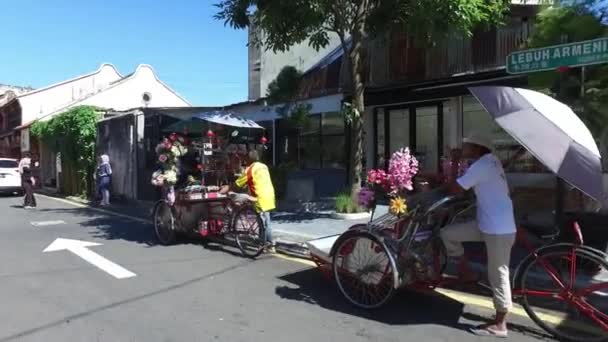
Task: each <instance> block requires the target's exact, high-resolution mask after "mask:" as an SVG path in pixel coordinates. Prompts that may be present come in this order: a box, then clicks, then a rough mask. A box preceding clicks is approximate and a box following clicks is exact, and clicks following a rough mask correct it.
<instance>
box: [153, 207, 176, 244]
mask: <svg viewBox="0 0 608 342" xmlns="http://www.w3.org/2000/svg"><path fill="white" fill-rule="evenodd" d="M154 232H155V233H156V238H157V239H158V241H159V242H160V243H161V244H162V245H165V246H167V245H171V244H173V243H174V242H175V240H176V236H177V234H176V233H175V216H173V210H172V209H171V206H170V205H169V204H168V203H167V202H165V201H162V202H159V203H157V204H156V207H155V208H154Z"/></svg>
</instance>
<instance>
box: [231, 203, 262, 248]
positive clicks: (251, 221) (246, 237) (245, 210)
mask: <svg viewBox="0 0 608 342" xmlns="http://www.w3.org/2000/svg"><path fill="white" fill-rule="evenodd" d="M264 233H265V232H264V224H263V223H262V218H261V217H260V215H258V213H257V212H256V211H255V210H254V209H253V208H252V207H250V206H245V207H242V208H241V209H240V210H239V211H238V212H237V213H236V215H234V220H233V222H232V234H234V237H235V240H236V244H237V246H238V247H239V249H240V250H241V253H243V256H245V257H248V258H256V257H257V256H259V255H260V254H262V252H263V251H264V239H263V238H262V236H263V234H264Z"/></svg>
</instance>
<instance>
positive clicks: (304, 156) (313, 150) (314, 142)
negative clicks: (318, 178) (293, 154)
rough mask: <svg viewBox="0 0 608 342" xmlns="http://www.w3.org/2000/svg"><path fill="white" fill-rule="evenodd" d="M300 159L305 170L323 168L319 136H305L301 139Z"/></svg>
mask: <svg viewBox="0 0 608 342" xmlns="http://www.w3.org/2000/svg"><path fill="white" fill-rule="evenodd" d="M300 144H301V145H300V146H301V148H300V158H301V165H302V168H303V169H320V168H321V142H320V141H319V136H303V137H301V138H300Z"/></svg>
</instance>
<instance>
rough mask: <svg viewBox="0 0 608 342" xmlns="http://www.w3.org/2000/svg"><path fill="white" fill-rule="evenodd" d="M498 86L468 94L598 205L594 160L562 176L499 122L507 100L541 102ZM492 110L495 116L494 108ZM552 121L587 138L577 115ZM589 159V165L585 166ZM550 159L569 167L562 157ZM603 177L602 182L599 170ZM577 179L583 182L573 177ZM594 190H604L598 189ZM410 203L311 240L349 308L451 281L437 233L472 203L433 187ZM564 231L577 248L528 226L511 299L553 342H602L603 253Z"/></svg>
mask: <svg viewBox="0 0 608 342" xmlns="http://www.w3.org/2000/svg"><path fill="white" fill-rule="evenodd" d="M501 88H503V87H483V88H480V89H472V90H471V91H472V92H473V93H474V94H475V95H476V96H477V98H478V99H479V100H480V101H481V102H482V104H484V106H485V107H486V109H493V110H494V111H497V112H499V115H498V116H499V118H498V119H497V121H498V122H499V124H501V125H502V126H503V128H505V130H506V131H507V132H509V133H510V134H511V135H512V136H514V137H515V138H516V139H517V140H518V141H519V142H520V143H521V144H522V145H524V147H526V148H527V149H528V150H529V151H530V152H531V153H532V154H534V155H535V156H536V157H537V158H538V159H539V160H541V162H543V163H544V164H545V165H547V166H548V167H549V168H550V169H552V170H553V171H554V172H555V173H556V174H557V175H558V176H559V177H561V178H563V179H564V180H566V181H567V182H568V183H570V184H571V185H573V186H574V187H576V188H578V189H580V190H581V191H583V192H585V193H587V194H590V195H591V196H592V197H593V198H595V199H599V198H600V196H599V193H601V190H600V191H599V193H598V191H597V189H593V188H591V189H589V188H588V186H589V185H590V184H593V186H598V184H597V182H595V181H596V180H597V175H596V173H597V172H598V171H597V168H596V160H595V159H593V158H595V157H594V156H595V153H593V154H591V156H590V155H589V154H588V155H586V156H583V157H581V159H579V162H583V161H585V162H588V164H583V165H580V168H581V169H580V171H579V173H580V174H578V175H577V174H576V172H574V173H573V172H572V171H571V170H567V171H565V167H564V166H559V165H558V168H559V169H558V170H555V169H554V165H551V162H550V161H547V158H546V156H545V155H543V153H540V152H539V151H538V149H539V148H538V147H537V148H536V149H535V148H533V147H530V145H533V144H534V143H535V142H536V138H537V137H536V136H532V137H527V138H522V137H521V136H520V135H521V134H519V132H521V131H522V130H520V131H518V128H517V127H515V125H516V124H517V122H516V121H514V122H507V120H506V119H505V116H507V115H509V114H506V113H507V112H508V110H506V108H505V107H507V106H509V105H512V104H513V103H515V105H514V106H515V107H516V108H517V109H518V111H517V112H516V113H517V114H515V115H519V114H521V112H523V111H525V110H526V108H527V107H526V105H525V104H524V103H523V102H522V100H521V99H520V98H519V97H517V96H520V95H521V94H523V95H521V96H524V95H525V96H531V97H533V98H534V100H535V101H538V100H539V98H541V97H539V96H538V95H537V94H529V92H530V91H525V90H520V89H514V88H508V89H501ZM496 91H502V92H501V93H499V94H498V95H499V96H497V97H498V98H499V99H500V101H498V102H492V103H488V102H491V101H492V100H491V96H492V95H493V94H492V92H496ZM525 96H524V97H525ZM543 96H544V95H543ZM513 97H515V98H513ZM542 99H543V101H546V102H547V107H548V108H551V109H552V110H554V111H555V110H556V108H559V109H562V110H563V108H562V107H560V106H558V105H557V104H555V103H554V102H552V101H555V100H552V99H551V100H548V99H545V98H542ZM518 101H519V102H518ZM555 102H557V101H555ZM501 106H502V107H501ZM535 110H536V109H535ZM488 111H489V112H490V114H493V113H492V111H491V110H488ZM524 114H528V115H529V116H528V121H526V122H524V123H522V124H524V125H528V126H530V127H529V128H524V129H523V131H524V132H529V131H530V130H532V131H533V132H534V134H535V135H538V139H540V140H542V139H544V141H545V144H547V141H551V140H547V139H548V138H547V137H546V136H543V131H542V127H534V124H535V122H534V120H533V119H531V117H532V115H530V113H524ZM537 114H538V113H537ZM540 114H543V113H540ZM558 114H559V113H558ZM558 114H556V115H557V116H558V118H557V119H555V117H552V118H551V119H552V120H562V119H563V120H566V122H568V123H567V124H566V125H567V126H569V127H574V128H575V129H576V130H577V132H579V133H580V132H583V133H584V130H583V128H584V129H585V130H586V128H585V127H584V125H582V123H580V125H579V123H578V122H577V120H578V118H577V117H576V116H575V115H574V113H572V115H571V116H564V117H563V118H560V117H559V115H558ZM494 116H495V117H496V115H494ZM501 120H502V121H501ZM578 121H580V120H578ZM577 125H578V127H577ZM581 125H582V128H581ZM556 127H561V122H557V123H553V124H552V126H551V127H550V128H549V129H550V130H553V131H556V129H555V128H556ZM565 130H566V131H567V128H565ZM532 131H530V132H532ZM586 131H587V133H588V130H586ZM589 136H590V133H589ZM526 139H528V140H526ZM584 139H587V137H584ZM584 139H582V140H584ZM553 141H554V143H555V144H556V145H560V144H561V145H562V146H567V144H562V143H561V142H559V140H558V139H555V138H554V140H553ZM576 141H581V139H580V138H576V137H575V138H571V143H572V142H576ZM566 143H567V142H566ZM546 146H548V145H546ZM576 148H579V150H580V149H581V148H580V147H578V146H576ZM546 149H547V148H545V150H546ZM596 149H597V147H596ZM592 152H594V151H592ZM566 153H573V152H571V151H568V152H566ZM585 157H588V158H587V159H583V158H585ZM553 159H554V160H557V159H560V160H562V163H569V161H567V159H568V155H566V156H564V157H559V158H553ZM597 161H599V152H598V153H597ZM590 165H591V167H590ZM574 166H576V165H574ZM567 167H572V165H568V166H567ZM599 174H600V177H601V168H600V169H599ZM578 176H583V177H586V179H577V177H578ZM585 182H586V183H585ZM599 187H600V189H601V183H600V184H599ZM407 203H408V207H409V208H410V210H409V212H408V213H407V214H405V215H393V214H391V213H388V214H386V215H381V216H379V217H377V218H374V217H373V216H372V219H371V220H370V222H369V223H368V224H360V225H355V226H353V227H351V228H350V229H348V230H347V231H346V232H344V233H343V234H341V235H336V236H329V237H325V238H321V239H317V240H312V241H309V242H308V243H307V244H308V247H309V249H310V255H311V257H312V259H313V260H314V261H315V262H316V263H317V264H318V266H319V268H320V269H321V270H322V271H323V272H324V274H326V275H327V276H330V277H332V278H333V279H334V280H335V282H336V284H337V285H338V288H339V290H340V292H341V293H342V294H343V295H344V297H345V298H346V299H347V300H348V301H349V302H351V303H352V304H354V305H356V306H358V307H361V308H365V309H373V308H378V307H380V306H382V305H383V304H385V303H386V302H387V301H388V300H389V299H390V298H391V297H392V295H393V294H394V293H395V291H397V290H398V289H401V288H408V289H414V290H425V291H426V290H432V289H434V288H436V287H440V286H444V285H447V283H449V282H451V281H452V280H450V279H446V278H444V277H443V276H442V274H443V271H444V268H445V267H446V262H447V257H446V252H445V247H444V245H443V242H442V241H441V239H440V238H439V231H440V230H441V229H442V228H443V227H445V226H447V225H449V224H452V223H456V222H459V221H461V220H465V221H466V220H471V219H473V218H474V217H475V201H474V199H473V198H472V197H471V196H470V195H469V196H458V197H455V196H451V195H449V194H448V192H447V191H446V189H443V188H439V189H435V190H432V191H428V192H423V193H418V194H414V195H411V196H408V197H407ZM567 229H570V230H572V232H573V233H574V234H573V235H574V236H575V239H574V241H572V242H569V243H563V242H558V236H559V233H560V229H559V228H558V227H556V228H555V231H554V232H550V233H547V232H544V231H540V230H537V229H534V227H520V228H519V229H518V232H517V243H519V244H520V245H523V246H524V247H526V248H527V250H528V251H529V255H528V256H527V257H525V258H524V259H523V260H522V261H521V262H520V263H519V265H518V266H517V267H516V268H515V270H514V272H513V273H512V274H513V278H512V286H513V296H514V299H515V300H516V301H518V302H519V303H521V305H522V306H523V308H524V309H525V311H526V312H527V313H528V315H529V317H530V318H531V319H532V320H533V321H534V322H535V323H536V324H538V325H539V326H540V327H541V328H543V329H544V330H545V331H547V332H549V333H551V334H552V335H554V336H556V337H558V338H559V339H562V340H569V341H579V342H580V341H607V340H608V279H606V278H604V277H605V274H606V270H608V261H607V260H608V255H606V254H605V253H603V252H602V251H599V250H597V249H594V248H591V247H588V246H586V245H584V244H583V237H582V234H581V231H580V228H579V226H578V224H576V223H574V224H573V225H572V226H570V227H567ZM548 312H549V313H550V314H549V315H548V314H547V313H548Z"/></svg>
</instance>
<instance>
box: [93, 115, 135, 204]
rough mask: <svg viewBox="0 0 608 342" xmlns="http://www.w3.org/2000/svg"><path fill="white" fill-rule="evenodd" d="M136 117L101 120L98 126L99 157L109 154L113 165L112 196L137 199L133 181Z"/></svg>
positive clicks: (125, 116) (124, 116) (128, 116)
mask: <svg viewBox="0 0 608 342" xmlns="http://www.w3.org/2000/svg"><path fill="white" fill-rule="evenodd" d="M133 126H134V115H132V114H127V115H123V116H120V117H116V118H112V119H106V120H101V121H100V122H99V123H98V124H97V132H98V136H97V155H102V154H107V155H108V156H109V157H110V164H111V165H112V196H118V197H123V198H126V199H136V194H137V182H135V181H133V178H134V173H135V165H136V164H135V163H136V153H135V146H134V143H133V140H134V139H133V133H134V132H133V129H134V127H133Z"/></svg>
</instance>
